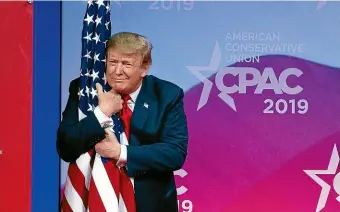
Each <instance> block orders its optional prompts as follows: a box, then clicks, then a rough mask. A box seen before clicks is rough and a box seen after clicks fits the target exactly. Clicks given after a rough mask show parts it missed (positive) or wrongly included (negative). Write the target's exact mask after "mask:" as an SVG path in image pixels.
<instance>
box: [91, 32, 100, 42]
mask: <svg viewBox="0 0 340 212" xmlns="http://www.w3.org/2000/svg"><path fill="white" fill-rule="evenodd" d="M92 40H95V41H96V44H97V43H98V42H100V34H99V35H98V34H97V33H95V36H94V37H93V38H92Z"/></svg>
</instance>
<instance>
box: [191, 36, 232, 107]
mask: <svg viewBox="0 0 340 212" xmlns="http://www.w3.org/2000/svg"><path fill="white" fill-rule="evenodd" d="M221 57H222V56H221V49H220V46H219V44H218V42H217V41H216V44H215V48H214V51H213V53H212V56H211V59H210V64H209V66H187V69H189V70H190V71H191V73H192V74H194V75H195V76H196V77H197V78H198V79H199V80H201V82H203V91H202V94H201V97H200V100H199V103H198V106H197V110H199V109H201V108H202V107H203V106H204V105H205V104H206V103H207V102H208V99H209V94H210V91H211V89H212V86H213V83H212V82H211V81H209V80H208V79H207V77H206V76H204V75H203V74H201V73H200V71H211V72H216V71H218V68H219V65H220V61H221ZM219 97H220V98H221V99H222V100H223V101H224V102H225V103H226V104H228V105H229V106H230V107H231V108H232V109H233V110H235V111H236V106H235V101H234V99H233V98H232V97H231V96H229V95H228V94H225V93H221V94H219Z"/></svg>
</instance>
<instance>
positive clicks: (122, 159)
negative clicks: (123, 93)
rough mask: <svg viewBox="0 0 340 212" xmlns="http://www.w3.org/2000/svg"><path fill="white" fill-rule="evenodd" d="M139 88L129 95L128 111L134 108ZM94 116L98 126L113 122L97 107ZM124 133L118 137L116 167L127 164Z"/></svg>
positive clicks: (127, 143)
mask: <svg viewBox="0 0 340 212" xmlns="http://www.w3.org/2000/svg"><path fill="white" fill-rule="evenodd" d="M140 89H141V86H139V88H138V89H137V90H136V91H134V92H133V93H131V94H130V97H131V99H130V100H128V102H127V105H128V107H129V108H130V110H131V111H132V112H133V110H134V108H135V103H136V99H137V96H138V94H139V92H140ZM94 115H95V116H96V118H97V120H98V121H99V123H100V124H103V123H105V122H108V121H110V122H113V120H112V118H111V117H108V116H107V115H105V114H104V113H103V112H102V111H101V110H100V109H99V107H98V106H97V107H96V108H95V109H94ZM123 135H125V133H122V134H121V136H120V143H121V145H120V156H119V160H118V161H117V166H120V167H123V166H125V165H126V163H127V149H126V145H129V142H128V140H127V138H126V136H123Z"/></svg>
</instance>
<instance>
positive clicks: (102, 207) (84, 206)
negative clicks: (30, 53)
mask: <svg viewBox="0 0 340 212" xmlns="http://www.w3.org/2000/svg"><path fill="white" fill-rule="evenodd" d="M110 35H111V23H110V2H109V1H103V0H98V1H93V0H89V1H88V4H87V9H86V13H85V16H84V22H83V31H82V57H81V72H80V88H79V93H78V95H79V120H81V119H83V118H85V117H86V116H87V115H89V113H93V110H94V108H95V107H96V106H97V105H98V96H97V91H96V86H95V85H96V83H100V84H101V85H102V86H103V87H104V88H106V89H108V87H109V86H107V85H106V76H105V62H106V61H105V51H106V42H107V41H108V39H109V37H110ZM112 119H113V122H114V127H113V128H114V129H113V131H114V133H115V135H116V137H117V139H118V141H121V140H123V139H125V140H127V139H126V136H125V133H124V129H123V125H122V124H121V121H120V119H119V118H118V117H117V116H115V115H114V116H113V117H112ZM127 181H128V183H127ZM124 183H125V184H124ZM126 184H128V186H126ZM124 185H125V186H124ZM133 193H134V191H133V179H129V178H128V176H127V175H126V173H125V172H124V170H121V169H119V168H118V167H117V166H116V162H115V161H113V160H111V159H106V158H102V157H101V156H100V155H99V154H97V153H95V152H94V151H93V150H90V151H89V152H87V153H85V154H83V155H81V156H80V157H79V158H78V159H77V160H76V162H74V163H70V164H69V168H68V173H67V178H66V183H65V189H64V194H63V198H62V202H61V210H62V211H63V212H89V211H91V212H105V211H106V212H123V211H127V212H135V204H134V199H133V201H131V200H132V198H134V197H133Z"/></svg>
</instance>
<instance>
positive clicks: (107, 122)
mask: <svg viewBox="0 0 340 212" xmlns="http://www.w3.org/2000/svg"><path fill="white" fill-rule="evenodd" d="M112 126H113V123H112V121H106V122H103V123H102V128H108V127H112Z"/></svg>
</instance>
